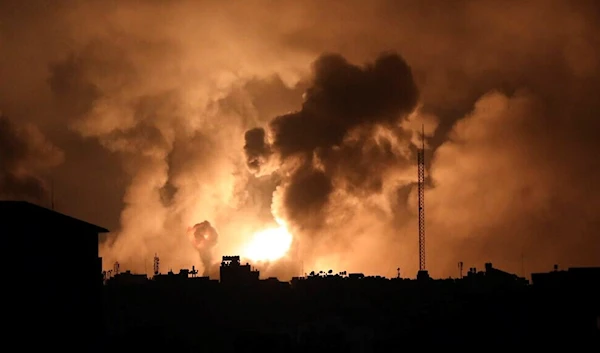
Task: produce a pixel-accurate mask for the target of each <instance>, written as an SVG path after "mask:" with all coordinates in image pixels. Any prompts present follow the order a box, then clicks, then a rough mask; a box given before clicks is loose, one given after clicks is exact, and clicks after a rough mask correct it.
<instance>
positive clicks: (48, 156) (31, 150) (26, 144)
mask: <svg viewBox="0 0 600 353" xmlns="http://www.w3.org/2000/svg"><path fill="white" fill-rule="evenodd" d="M62 158H63V155H62V152H61V151H59V150H58V149H57V148H56V147H54V146H53V145H52V144H50V143H49V142H48V141H47V140H46V139H45V137H44V136H43V135H42V133H41V132H40V131H39V130H38V129H37V128H36V127H35V126H33V125H18V124H15V123H14V122H13V121H11V120H9V119H8V118H7V117H5V116H3V115H2V114H1V113H0V199H12V200H27V201H32V202H38V203H41V202H44V201H46V202H47V201H48V187H47V185H46V182H45V181H44V180H43V179H42V178H41V177H40V176H39V175H38V174H37V173H38V172H40V171H41V170H42V169H44V168H46V167H52V166H55V165H56V164H58V163H60V162H61V161H62ZM44 203H45V202H44Z"/></svg>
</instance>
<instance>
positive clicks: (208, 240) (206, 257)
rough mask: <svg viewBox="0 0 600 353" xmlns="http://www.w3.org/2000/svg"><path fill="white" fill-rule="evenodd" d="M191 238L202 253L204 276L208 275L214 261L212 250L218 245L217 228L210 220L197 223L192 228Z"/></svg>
mask: <svg viewBox="0 0 600 353" xmlns="http://www.w3.org/2000/svg"><path fill="white" fill-rule="evenodd" d="M189 232H190V238H191V241H192V244H194V247H195V248H196V249H197V250H198V253H199V254H200V259H201V260H202V265H203V266H204V274H203V275H204V276H208V272H209V270H210V267H211V265H212V263H213V254H212V250H213V248H214V247H215V245H217V240H218V239H219V234H218V233H217V230H216V229H215V228H214V227H213V226H212V225H211V224H210V222H209V221H204V222H201V223H197V224H196V225H194V226H193V227H191V228H190V230H189Z"/></svg>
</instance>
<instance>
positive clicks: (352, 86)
mask: <svg viewBox="0 0 600 353" xmlns="http://www.w3.org/2000/svg"><path fill="white" fill-rule="evenodd" d="M599 19H600V6H599V5H598V3H597V2H596V1H593V0H590V1H551V0H540V1H481V0H479V1H459V0H456V1H426V2H424V1H393V0H388V1H383V0H381V1H379V0H378V1H369V2H366V1H327V2H323V1H277V2H272V1H244V2H223V1H218V2H217V1H133V0H127V1H123V0H122V1H106V0H104V1H68V2H66V1H65V2H47V1H10V0H8V1H7V0H4V1H2V3H1V4H0V111H1V112H2V115H1V117H0V198H2V199H26V200H30V201H33V202H36V203H39V204H41V205H45V206H47V207H50V198H51V197H50V189H51V185H52V184H53V185H54V187H53V189H54V200H55V208H56V210H57V211H60V212H63V213H66V214H69V215H72V216H74V217H78V218H82V219H85V220H86V221H89V222H92V223H95V224H98V225H100V226H103V227H106V228H108V229H110V230H111V233H110V234H109V235H108V236H107V237H106V239H103V241H102V243H101V256H103V258H104V264H105V266H111V264H112V263H113V262H114V261H119V262H120V264H121V268H122V269H131V270H133V271H136V272H146V271H150V270H151V261H152V257H153V256H154V254H155V253H158V254H159V256H160V258H161V265H162V266H164V267H166V268H172V269H174V270H177V269H179V268H191V266H192V265H194V266H196V268H204V267H206V266H204V265H203V262H202V260H201V259H200V257H199V255H198V251H197V249H196V247H195V246H194V245H193V244H192V243H191V242H190V238H189V237H188V235H187V230H188V228H189V227H191V226H193V225H194V224H198V223H201V222H203V221H205V220H206V221H208V222H210V224H211V225H212V226H214V228H215V229H216V230H217V232H218V242H217V243H216V245H214V248H212V251H213V255H214V256H215V258H217V260H216V261H218V257H220V256H222V255H237V254H240V253H243V252H244V251H247V249H249V247H250V248H252V246H254V245H252V244H254V243H252V236H253V234H255V233H257V232H258V233H259V234H263V237H266V235H264V234H272V233H273V232H272V231H269V229H277V227H278V226H280V225H281V224H283V223H284V224H285V227H286V231H285V232H282V233H285V234H287V232H288V231H289V234H291V235H292V236H293V243H292V244H291V247H290V248H289V250H288V253H287V254H286V258H285V259H283V260H280V261H275V262H272V263H270V264H269V266H266V267H265V268H264V269H263V270H262V274H263V275H265V276H279V277H281V278H289V277H290V276H293V275H298V274H299V273H300V271H301V270H302V269H304V270H305V271H310V270H328V269H333V270H334V271H343V270H347V271H353V272H364V273H366V274H380V275H385V276H395V275H396V268H398V267H400V268H401V271H402V273H403V274H409V275H411V276H412V275H413V274H416V272H417V269H418V251H417V249H418V238H417V229H418V228H417V222H416V221H417V219H416V210H417V208H416V194H415V191H416V176H417V174H416V152H417V148H418V145H419V144H420V136H419V131H420V129H421V126H422V124H424V127H425V135H426V149H427V150H426V154H425V158H426V162H427V189H426V192H425V202H426V211H425V215H426V231H427V260H428V262H427V267H428V270H429V272H430V273H431V274H432V276H434V277H443V276H450V275H456V274H457V272H458V269H457V263H458V262H459V261H463V262H464V264H465V266H467V267H474V266H481V265H482V264H483V263H484V262H488V261H489V262H493V263H494V264H495V265H497V266H498V267H500V268H504V269H506V270H507V271H509V272H515V273H519V274H523V275H524V274H525V273H531V272H535V271H546V270H549V269H551V267H552V265H553V264H555V263H558V264H561V266H588V265H589V266H592V265H595V266H598V265H600V256H598V255H599V254H600V236H599V232H598V227H599V226H600V214H599V212H598V210H599V209H600V208H599V207H600V191H599V190H598V188H597V180H599V178H600V164H599V162H598V160H599V159H598V157H597V153H598V151H600V139H598V131H599V128H600V122H599V121H598V117H599V108H600V101H599V100H598V98H597V96H598V91H599V89H600V75H599V71H598V69H599V60H598V59H599V55H600V49H598V48H600V28H599V25H598V23H600V21H599ZM282 222H283V223H282ZM24 226H25V225H24ZM53 236H57V237H58V236H60V234H55V235H53ZM284 243H285V242H284ZM286 244H288V243H286ZM252 249H254V250H252V251H254V252H253V253H252V256H255V255H256V251H257V250H256V247H254V248H252ZM248 256H250V255H248ZM269 256H270V258H276V257H277V256H272V255H269Z"/></svg>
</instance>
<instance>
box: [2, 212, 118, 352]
mask: <svg viewBox="0 0 600 353" xmlns="http://www.w3.org/2000/svg"><path fill="white" fill-rule="evenodd" d="M0 224H1V228H0V229H1V234H2V239H3V242H4V248H3V255H4V258H5V259H6V260H7V261H6V260H5V261H4V266H5V268H4V270H5V273H6V274H7V277H8V281H7V282H5V283H8V284H9V286H8V289H6V290H5V291H4V292H5V295H7V297H8V299H7V301H5V303H7V305H8V307H10V308H13V307H14V308H17V310H7V311H6V312H7V313H9V314H8V317H5V320H7V321H6V322H7V325H8V326H9V327H10V328H9V329H10V330H14V331H15V332H16V333H20V334H21V335H26V336H24V337H29V338H31V339H25V340H23V341H21V342H20V343H19V347H20V349H27V347H28V346H30V345H33V346H36V345H43V346H44V347H47V348H49V349H50V348H63V349H66V348H73V349H78V350H83V351H88V349H90V345H91V346H92V347H93V346H94V345H97V343H98V342H99V338H100V335H101V334H102V325H101V320H100V318H101V315H102V311H101V304H102V298H101V294H102V283H103V282H102V274H101V273H102V260H101V258H100V257H99V256H98V236H99V234H100V233H106V232H108V230H106V229H104V228H102V227H98V226H95V225H93V224H90V223H87V222H84V221H81V220H78V219H75V218H72V217H69V216H67V215H64V214H61V213H59V212H55V211H53V210H50V209H47V208H44V207H41V206H37V205H34V204H32V203H28V202H23V201H0ZM11 312H13V313H12V314H10V313H11ZM32 333H33V335H32ZM34 337H35V338H34ZM74 337H78V339H73V338H74ZM85 344H87V346H82V345H85Z"/></svg>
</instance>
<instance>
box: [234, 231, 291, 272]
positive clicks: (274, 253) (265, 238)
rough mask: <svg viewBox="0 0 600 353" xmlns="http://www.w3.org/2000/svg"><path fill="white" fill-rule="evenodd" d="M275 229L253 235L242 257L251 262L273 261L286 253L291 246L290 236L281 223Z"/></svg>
mask: <svg viewBox="0 0 600 353" xmlns="http://www.w3.org/2000/svg"><path fill="white" fill-rule="evenodd" d="M277 223H279V224H280V225H279V227H277V228H269V229H265V230H261V231H259V232H256V233H254V235H253V236H252V239H251V240H250V243H249V244H248V245H247V246H246V248H245V250H244V257H245V258H247V259H249V260H252V261H257V262H258V261H275V260H278V259H280V258H282V257H283V256H285V254H286V253H287V252H288V250H289V249H290V246H291V245H292V235H291V234H290V232H289V231H288V230H287V227H286V226H285V224H283V222H277Z"/></svg>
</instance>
